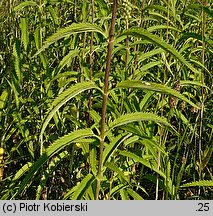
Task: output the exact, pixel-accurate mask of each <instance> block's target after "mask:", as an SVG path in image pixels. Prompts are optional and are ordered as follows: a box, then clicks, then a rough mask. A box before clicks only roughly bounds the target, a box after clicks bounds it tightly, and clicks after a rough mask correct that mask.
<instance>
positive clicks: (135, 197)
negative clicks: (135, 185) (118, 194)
mask: <svg viewBox="0 0 213 216" xmlns="http://www.w3.org/2000/svg"><path fill="white" fill-rule="evenodd" d="M126 191H127V193H128V194H129V195H130V196H131V197H132V198H133V199H134V200H144V199H143V198H142V197H141V196H140V195H139V194H138V193H137V192H135V191H134V190H132V189H131V188H126Z"/></svg>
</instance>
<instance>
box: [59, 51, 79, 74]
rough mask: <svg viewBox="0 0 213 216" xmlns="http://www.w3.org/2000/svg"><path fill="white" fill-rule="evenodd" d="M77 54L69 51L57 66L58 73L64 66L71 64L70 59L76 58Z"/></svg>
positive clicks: (77, 52)
mask: <svg viewBox="0 0 213 216" xmlns="http://www.w3.org/2000/svg"><path fill="white" fill-rule="evenodd" d="M78 54H79V50H78V49H75V50H71V51H70V52H69V53H68V54H67V55H66V56H64V58H63V59H62V60H61V61H60V63H59V65H58V71H59V72H60V71H61V70H62V69H63V68H64V67H65V66H66V65H69V64H70V63H71V59H72V58H74V57H76V56H77V55H78Z"/></svg>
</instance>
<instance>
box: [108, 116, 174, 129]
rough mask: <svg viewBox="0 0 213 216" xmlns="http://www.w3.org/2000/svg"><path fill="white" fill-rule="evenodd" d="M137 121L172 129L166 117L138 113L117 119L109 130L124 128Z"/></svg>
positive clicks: (110, 125)
mask: <svg viewBox="0 0 213 216" xmlns="http://www.w3.org/2000/svg"><path fill="white" fill-rule="evenodd" d="M136 121H154V122H157V123H160V124H163V125H166V126H170V127H172V126H171V125H170V124H169V123H168V122H167V120H166V118H164V117H160V116H158V115H156V114H153V113H144V112H136V113H130V114H126V115H123V116H121V117H119V118H117V119H115V121H113V122H111V123H110V124H109V128H110V129H113V128H115V127H118V126H122V125H125V124H128V123H132V122H136Z"/></svg>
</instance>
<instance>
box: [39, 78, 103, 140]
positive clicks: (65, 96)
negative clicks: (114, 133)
mask: <svg viewBox="0 0 213 216" xmlns="http://www.w3.org/2000/svg"><path fill="white" fill-rule="evenodd" d="M93 88H96V89H99V88H98V87H97V85H96V84H95V83H93V82H84V83H77V84H76V85H74V86H71V87H70V88H68V89H66V90H65V91H64V92H62V93H61V94H59V96H58V97H57V98H56V99H55V100H54V101H53V103H52V105H51V107H50V109H49V113H48V114H47V116H46V118H45V120H44V123H43V125H42V128H41V133H40V137H41V136H42V135H43V133H44V131H45V129H46V127H47V125H48V123H49V121H50V120H51V118H52V117H53V116H54V114H55V113H56V112H57V110H58V109H59V108H60V107H62V106H63V105H64V104H65V103H66V102H67V101H69V100H70V99H72V98H73V97H75V96H76V95H78V94H80V93H81V92H83V91H86V90H89V89H93ZM100 91H101V90H100Z"/></svg>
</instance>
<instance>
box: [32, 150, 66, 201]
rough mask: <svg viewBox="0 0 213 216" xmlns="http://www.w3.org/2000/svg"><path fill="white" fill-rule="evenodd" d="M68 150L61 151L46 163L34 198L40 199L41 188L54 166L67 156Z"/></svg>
mask: <svg viewBox="0 0 213 216" xmlns="http://www.w3.org/2000/svg"><path fill="white" fill-rule="evenodd" d="M68 155H69V153H68V151H64V152H61V153H60V154H59V155H57V156H56V157H55V158H53V159H52V160H51V161H50V163H49V164H48V168H47V169H46V170H45V171H44V174H43V175H42V178H41V181H40V183H39V185H38V187H37V191H36V199H37V200H38V199H40V196H41V193H42V190H43V188H44V186H45V184H46V182H47V180H48V178H49V176H50V175H51V174H52V173H53V172H54V171H55V169H56V167H57V166H58V165H59V164H60V163H61V161H62V160H63V158H65V157H66V156H68Z"/></svg>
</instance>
